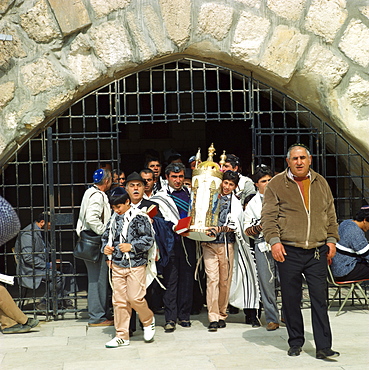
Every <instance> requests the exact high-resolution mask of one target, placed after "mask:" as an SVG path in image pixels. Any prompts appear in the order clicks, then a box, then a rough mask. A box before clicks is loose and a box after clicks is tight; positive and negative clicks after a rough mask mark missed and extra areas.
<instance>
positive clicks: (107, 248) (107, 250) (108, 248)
mask: <svg viewBox="0 0 369 370" xmlns="http://www.w3.org/2000/svg"><path fill="white" fill-rule="evenodd" d="M113 252H114V247H111V246H110V245H106V246H105V248H104V254H106V255H108V254H113Z"/></svg>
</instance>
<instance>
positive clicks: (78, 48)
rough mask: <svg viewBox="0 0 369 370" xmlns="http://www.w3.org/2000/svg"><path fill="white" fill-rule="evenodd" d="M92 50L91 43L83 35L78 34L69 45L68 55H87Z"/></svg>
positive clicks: (87, 37)
mask: <svg viewBox="0 0 369 370" xmlns="http://www.w3.org/2000/svg"><path fill="white" fill-rule="evenodd" d="M91 49H92V42H91V39H90V38H89V36H88V35H87V34H85V33H80V34H78V35H77V36H76V37H75V39H74V40H73V42H72V43H71V45H70V54H71V55H76V54H79V53H88V52H89V51H90V50H91Z"/></svg>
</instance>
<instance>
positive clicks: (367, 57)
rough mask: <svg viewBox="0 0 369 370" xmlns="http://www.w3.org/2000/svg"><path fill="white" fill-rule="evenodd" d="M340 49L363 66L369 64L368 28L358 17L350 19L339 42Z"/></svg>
mask: <svg viewBox="0 0 369 370" xmlns="http://www.w3.org/2000/svg"><path fill="white" fill-rule="evenodd" d="M339 47H340V49H341V50H342V51H343V52H344V53H345V54H346V55H347V56H348V57H349V58H350V59H352V60H353V61H355V62H356V63H359V64H360V65H362V66H363V67H367V66H368V65H369V28H368V27H367V26H365V24H364V23H363V22H361V21H360V20H358V19H351V21H350V23H349V25H348V26H347V29H346V30H345V32H344V34H343V36H342V38H341V41H340V43H339Z"/></svg>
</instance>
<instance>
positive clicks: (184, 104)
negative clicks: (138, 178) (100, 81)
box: [0, 59, 369, 318]
mask: <svg viewBox="0 0 369 370" xmlns="http://www.w3.org/2000/svg"><path fill="white" fill-rule="evenodd" d="M50 124H51V125H50V127H49V128H47V130H45V131H44V132H42V133H41V134H39V135H38V136H37V137H34V138H32V139H30V140H28V141H27V142H26V143H25V144H24V145H23V146H22V147H21V148H20V149H19V150H18V151H17V152H16V153H14V156H13V158H12V159H11V160H9V161H8V163H7V165H6V166H4V167H3V168H2V171H1V184H0V191H1V194H2V195H3V196H4V197H5V198H6V199H7V200H9V201H10V202H11V204H12V205H13V206H14V208H15V209H16V211H17V212H18V215H19V217H20V220H21V224H22V228H23V227H25V226H26V225H28V224H30V223H31V222H32V221H33V220H34V219H35V217H36V216H37V214H38V213H40V212H45V213H46V218H47V221H50V223H51V228H50V231H49V232H47V233H44V234H45V245H47V246H48V248H47V249H46V250H47V253H45V254H46V255H47V261H49V262H51V266H52V267H51V268H50V269H47V270H46V271H45V275H47V276H46V278H45V279H44V281H45V283H44V284H41V285H40V286H39V287H37V288H36V287H35V288H34V289H28V291H25V289H23V288H22V287H21V284H19V283H21V279H22V276H18V278H17V279H16V280H17V283H16V285H15V286H14V287H9V289H10V290H11V292H12V295H13V297H15V298H16V299H17V300H18V301H19V302H20V303H21V304H22V305H23V309H24V310H25V311H26V312H34V313H37V314H41V312H40V310H38V308H37V304H38V302H39V301H40V300H41V299H42V298H43V297H46V299H47V302H48V307H47V309H46V312H42V314H46V318H48V317H54V318H58V317H64V316H65V315H68V314H72V315H77V313H79V312H81V311H85V310H86V301H85V298H86V272H85V267H84V264H83V263H82V262H81V261H79V260H75V259H74V257H73V254H72V248H73V245H74V244H75V242H76V235H75V231H74V230H75V225H76V221H77V217H78V212H79V206H80V202H81V199H82V196H83V193H84V191H85V189H86V188H87V186H88V185H89V184H90V183H91V177H92V173H93V171H94V170H95V169H96V168H99V167H101V166H106V165H110V166H111V167H112V168H114V169H118V168H122V164H123V165H124V168H125V169H129V170H130V171H131V170H140V169H141V168H142V163H143V159H144V158H143V154H142V153H144V151H145V150H146V149H147V147H146V144H147V143H148V142H150V145H151V146H154V147H155V146H156V148H160V145H170V146H173V144H176V143H177V144H178V145H179V144H180V143H182V145H188V146H190V145H192V147H193V146H195V147H196V149H197V146H201V147H202V149H203V151H205V150H206V148H207V147H208V146H209V144H210V143H211V142H212V141H214V140H215V141H218V143H220V145H219V146H220V147H219V148H217V149H218V151H219V150H221V149H223V148H222V147H221V146H222V145H223V144H224V145H225V142H226V143H227V145H228V148H230V150H232V151H234V152H235V153H236V154H237V155H239V156H240V157H241V158H242V159H243V161H244V162H247V163H248V166H245V167H244V169H245V172H251V171H252V168H253V166H254V165H256V164H261V163H264V164H268V165H270V166H271V167H272V169H273V170H275V171H277V172H278V171H281V170H283V168H284V166H285V159H284V158H285V153H286V150H287V148H288V146H289V145H291V144H292V143H295V142H302V143H304V144H305V145H307V146H308V147H309V148H310V149H311V152H312V154H313V157H314V159H313V167H314V168H315V169H316V170H317V171H318V172H320V173H321V174H322V175H323V176H325V177H326V178H327V179H328V181H329V183H330V185H331V188H332V191H333V193H334V196H335V201H336V207H337V214H338V218H339V220H343V219H345V218H348V217H352V215H353V213H354V212H355V211H356V209H357V208H358V207H359V206H361V205H362V204H363V203H364V202H365V198H367V197H368V186H367V184H368V181H369V179H368V170H367V169H368V165H369V164H368V162H367V161H365V159H364V158H363V157H362V156H361V155H360V154H359V152H357V151H356V150H355V148H354V147H353V146H352V145H350V143H348V142H347V141H346V140H345V139H344V138H343V137H342V136H341V135H340V134H339V133H338V132H336V131H335V130H333V129H332V128H331V127H330V126H329V125H328V124H327V123H325V122H324V121H322V120H320V119H319V118H318V117H317V116H316V115H315V114H314V113H313V112H311V111H309V110H308V109H306V108H305V107H304V106H303V105H301V104H300V103H298V102H297V101H295V100H293V99H292V98H290V97H288V96H287V95H285V94H283V93H281V92H279V91H278V90H276V89H273V88H272V87H270V86H268V85H266V84H264V83H262V82H260V81H258V80H256V79H254V78H253V76H252V74H251V73H250V74H248V75H242V74H240V73H237V72H234V71H232V70H229V69H226V68H223V67H219V66H216V65H213V64H209V63H204V62H201V61H195V60H190V59H181V60H178V61H174V62H168V63H165V64H161V65H158V66H155V67H151V68H149V69H147V70H143V71H140V72H137V73H134V74H132V75H129V76H126V77H125V78H123V79H120V80H116V81H114V82H112V83H110V84H108V85H106V86H104V87H102V88H100V89H98V90H96V91H94V92H92V93H90V94H89V95H87V96H85V97H84V98H83V99H81V100H80V101H78V102H76V103H75V104H73V105H72V106H71V107H70V108H69V109H68V110H67V111H65V112H64V113H63V114H62V115H60V116H59V117H58V118H57V119H56V120H55V121H53V122H51V123H50ZM178 127H180V128H181V129H182V130H183V131H181V134H178ZM186 130H187V131H189V133H188V132H187V133H186ZM195 130H196V131H195ZM132 132H133V134H132ZM191 132H192V135H191ZM182 133H183V134H182ZM235 133H236V134H235ZM186 135H189V137H187V136H186ZM182 136H183V137H182ZM150 140H151V141H150ZM163 143H164V144H163ZM182 150H183V151H182V153H186V154H188V156H189V155H190V154H192V152H191V151H190V150H187V151H186V149H185V147H183V148H182ZM191 150H193V148H191ZM193 154H194V153H193ZM219 154H220V153H219ZM14 245H15V239H14V240H12V241H10V242H9V243H7V245H6V246H5V249H4V250H2V251H1V254H0V271H1V272H5V273H8V274H11V275H14V274H15V273H16V268H15V265H16V260H17V259H18V258H19V257H20V256H19V255H18V256H17V255H16V254H14V253H13V251H12V248H13V247H14ZM31 254H32V258H33V259H35V258H36V257H37V253H36V251H33V253H31ZM57 260H60V261H61V263H63V262H65V263H68V262H69V263H70V264H71V266H72V268H73V270H72V271H71V272H68V273H65V272H63V271H62V272H60V271H58V269H57V263H56V262H57ZM37 274H40V273H39V272H38V271H36V268H35V269H34V274H33V275H34V276H37ZM60 277H64V278H68V277H74V278H75V279H76V282H77V284H74V285H73V287H72V289H71V292H70V293H69V295H68V298H69V299H71V300H72V301H73V303H74V306H75V308H70V309H65V308H63V307H61V306H60V300H58V297H57V295H56V291H55V289H53V288H51V289H48V287H50V286H51V287H54V286H56V283H57V279H58V278H60Z"/></svg>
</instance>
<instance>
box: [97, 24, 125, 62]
mask: <svg viewBox="0 0 369 370" xmlns="http://www.w3.org/2000/svg"><path fill="white" fill-rule="evenodd" d="M91 39H92V41H93V44H94V49H95V52H96V55H97V56H98V57H99V58H100V59H101V60H102V61H103V63H104V64H105V66H106V67H108V68H119V67H122V66H123V65H124V64H126V63H127V62H129V61H131V59H132V50H131V45H130V43H129V39H128V35H127V31H126V29H125V28H123V27H122V26H120V25H119V24H117V23H116V22H113V21H111V22H105V23H102V24H100V25H99V26H98V27H96V28H93V29H91Z"/></svg>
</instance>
